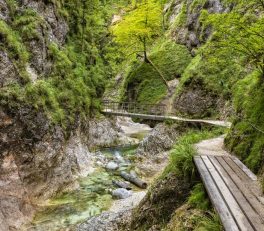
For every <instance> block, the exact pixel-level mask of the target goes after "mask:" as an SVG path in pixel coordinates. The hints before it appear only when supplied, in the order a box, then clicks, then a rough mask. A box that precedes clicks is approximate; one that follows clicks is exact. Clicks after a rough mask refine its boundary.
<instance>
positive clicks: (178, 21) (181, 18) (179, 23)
mask: <svg viewBox="0 0 264 231" xmlns="http://www.w3.org/2000/svg"><path fill="white" fill-rule="evenodd" d="M186 21H187V2H186V1H182V5H181V11H180V13H179V14H178V15H177V17H176V18H175V20H174V23H173V24H172V26H171V28H175V29H178V28H180V27H183V26H184V25H185V23H186Z"/></svg>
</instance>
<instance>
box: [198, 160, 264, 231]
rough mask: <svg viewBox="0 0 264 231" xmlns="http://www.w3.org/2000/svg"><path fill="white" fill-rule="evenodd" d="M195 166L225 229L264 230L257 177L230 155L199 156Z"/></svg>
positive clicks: (261, 200)
mask: <svg viewBox="0 0 264 231" xmlns="http://www.w3.org/2000/svg"><path fill="white" fill-rule="evenodd" d="M194 162H195V165H196V167H197V169H198V171H199V173H200V175H201V178H202V181H203V183H204V185H205V188H206V190H207V192H208V195H209V197H210V199H211V201H212V204H213V206H214V207H215V209H216V211H217V212H218V214H219V216H220V219H221V221H222V223H223V226H224V228H225V230H226V231H264V201H263V199H264V198H263V197H262V192H261V188H260V187H259V185H258V183H257V177H256V176H255V175H254V174H253V173H252V172H251V171H250V170H249V169H248V168H247V167H246V166H245V165H244V164H243V163H242V162H240V160H239V159H237V158H236V157H234V156H230V155H219V156H218V155H197V156H195V157H194Z"/></svg>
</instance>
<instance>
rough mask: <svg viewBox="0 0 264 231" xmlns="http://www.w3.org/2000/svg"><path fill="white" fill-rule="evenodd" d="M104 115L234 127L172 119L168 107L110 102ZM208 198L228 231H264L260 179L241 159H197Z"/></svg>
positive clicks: (205, 156)
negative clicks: (258, 179) (167, 110)
mask: <svg viewBox="0 0 264 231" xmlns="http://www.w3.org/2000/svg"><path fill="white" fill-rule="evenodd" d="M102 112H103V113H104V114H109V115H116V116H128V117H135V118H141V119H149V120H177V121H186V122H194V123H206V124H212V125H216V126H225V127H230V126H231V124H230V123H228V122H225V121H217V120H203V119H187V118H181V117H177V116H173V115H170V114H168V113H167V112H166V106H165V105H158V106H157V105H153V104H143V105H142V104H140V105H139V104H137V103H128V102H122V103H119V102H110V101H105V102H104V104H103V110H102ZM194 163H195V165H196V167H197V170H198V172H199V174H200V176H201V179H202V181H203V183H204V185H205V188H206V190H207V193H208V196H209V198H210V200H211V202H212V204H213V206H214V208H215V210H216V212H217V213H218V214H219V216H220V219H221V221H222V224H223V226H224V229H225V230H226V231H264V197H263V194H262V190H261V187H260V185H259V183H258V181H257V177H256V176H255V175H254V174H253V173H252V172H251V171H250V170H249V169H248V168H247V167H246V166H245V165H244V164H243V163H242V162H240V160H239V159H237V158H236V157H234V156H231V155H228V154H226V155H217V154H216V153H213V151H209V152H206V153H205V154H199V155H197V156H195V157H194Z"/></svg>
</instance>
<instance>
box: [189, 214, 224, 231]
mask: <svg viewBox="0 0 264 231" xmlns="http://www.w3.org/2000/svg"><path fill="white" fill-rule="evenodd" d="M223 230H224V228H223V226H222V223H221V220H220V218H219V216H218V215H217V214H216V213H212V212H211V213H209V214H208V215H207V216H204V217H200V219H199V223H198V226H197V227H196V228H195V229H194V231H223Z"/></svg>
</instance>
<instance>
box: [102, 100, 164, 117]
mask: <svg viewBox="0 0 264 231" xmlns="http://www.w3.org/2000/svg"><path fill="white" fill-rule="evenodd" d="M103 110H104V111H109V112H110V111H112V112H119V113H132V114H148V115H165V114H166V105H164V104H160V105H155V104H138V103H131V102H113V101H103Z"/></svg>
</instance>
